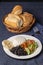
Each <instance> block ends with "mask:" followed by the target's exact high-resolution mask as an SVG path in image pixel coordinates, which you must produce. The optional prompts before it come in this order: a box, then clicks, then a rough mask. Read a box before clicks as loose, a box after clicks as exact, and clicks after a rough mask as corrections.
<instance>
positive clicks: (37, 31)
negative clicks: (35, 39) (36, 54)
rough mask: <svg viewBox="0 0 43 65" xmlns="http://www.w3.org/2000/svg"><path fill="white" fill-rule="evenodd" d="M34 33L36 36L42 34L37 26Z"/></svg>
mask: <svg viewBox="0 0 43 65" xmlns="http://www.w3.org/2000/svg"><path fill="white" fill-rule="evenodd" d="M33 31H34V33H36V34H41V33H40V31H39V29H38V27H36V26H35V27H34V28H33Z"/></svg>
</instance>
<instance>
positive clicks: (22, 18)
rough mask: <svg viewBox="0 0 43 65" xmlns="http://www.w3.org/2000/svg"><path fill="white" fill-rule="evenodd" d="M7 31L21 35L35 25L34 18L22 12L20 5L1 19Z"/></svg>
mask: <svg viewBox="0 0 43 65" xmlns="http://www.w3.org/2000/svg"><path fill="white" fill-rule="evenodd" d="M3 23H4V25H5V26H6V28H7V30H8V31H11V32H14V33H22V32H26V31H28V30H29V29H30V28H31V27H32V25H33V24H34V23H35V17H34V16H33V14H31V13H29V12H23V8H22V6H21V5H16V6H15V7H14V8H13V9H12V11H11V12H10V13H8V14H7V15H6V16H5V17H4V18H3Z"/></svg>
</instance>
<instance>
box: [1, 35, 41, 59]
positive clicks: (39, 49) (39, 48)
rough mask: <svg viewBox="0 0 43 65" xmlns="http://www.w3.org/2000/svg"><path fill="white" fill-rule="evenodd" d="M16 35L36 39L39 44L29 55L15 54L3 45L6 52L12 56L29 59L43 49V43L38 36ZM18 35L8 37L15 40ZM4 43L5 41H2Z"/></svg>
mask: <svg viewBox="0 0 43 65" xmlns="http://www.w3.org/2000/svg"><path fill="white" fill-rule="evenodd" d="M16 36H23V37H25V38H26V39H32V40H35V41H36V42H37V44H38V48H37V49H36V51H35V52H34V53H32V54H31V55H27V56H17V55H15V54H13V53H12V52H10V51H9V50H8V49H7V48H5V47H3V49H4V51H5V53H6V54H7V55H9V56H10V57H12V58H16V59H29V58H32V57H35V56H36V55H38V54H39V53H40V52H41V50H42V44H41V42H40V40H38V39H37V38H35V37H33V36H30V35H16ZM16 36H12V37H10V38H8V40H10V41H13V40H14V38H15V37H16ZM2 43H3V41H2Z"/></svg>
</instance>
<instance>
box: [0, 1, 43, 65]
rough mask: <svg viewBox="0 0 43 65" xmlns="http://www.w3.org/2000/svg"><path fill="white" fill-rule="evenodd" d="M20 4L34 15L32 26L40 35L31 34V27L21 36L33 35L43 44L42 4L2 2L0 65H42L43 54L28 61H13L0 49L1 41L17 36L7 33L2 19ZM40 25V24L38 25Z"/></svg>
mask: <svg viewBox="0 0 43 65" xmlns="http://www.w3.org/2000/svg"><path fill="white" fill-rule="evenodd" d="M16 4H21V5H22V6H23V10H24V11H28V12H30V13H32V14H34V15H35V17H36V19H37V21H36V23H35V25H34V26H37V27H38V29H39V31H40V33H41V35H36V34H35V33H34V32H33V27H34V26H33V27H32V29H31V30H30V31H28V32H25V33H23V34H30V35H32V34H34V36H35V37H37V38H38V39H39V40H40V41H41V42H42V44H43V31H42V30H43V26H42V25H41V24H43V3H38V2H9V3H8V2H2V3H0V65H43V52H41V53H40V54H39V55H38V56H36V57H34V58H32V59H28V60H17V59H13V58H11V57H9V56H7V54H5V52H4V51H3V48H2V40H4V39H7V38H9V37H11V36H13V35H17V34H14V33H11V32H9V31H7V29H6V28H5V26H4V25H3V23H2V18H3V16H4V15H6V14H7V13H9V12H10V11H11V9H12V8H13V7H14V6H15V5H16ZM40 23H41V24H40Z"/></svg>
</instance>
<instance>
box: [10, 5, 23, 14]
mask: <svg viewBox="0 0 43 65" xmlns="http://www.w3.org/2000/svg"><path fill="white" fill-rule="evenodd" d="M11 13H13V14H16V15H19V14H21V13H22V6H21V5H16V6H15V7H14V8H13V9H12V12H11Z"/></svg>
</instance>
